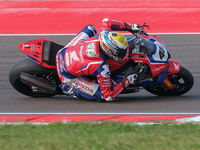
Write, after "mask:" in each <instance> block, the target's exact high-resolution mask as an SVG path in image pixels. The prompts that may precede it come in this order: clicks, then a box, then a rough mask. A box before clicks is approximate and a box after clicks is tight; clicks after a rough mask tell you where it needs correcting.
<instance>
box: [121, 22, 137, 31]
mask: <svg viewBox="0 0 200 150" xmlns="http://www.w3.org/2000/svg"><path fill="white" fill-rule="evenodd" d="M124 24H125V26H126V30H127V31H129V32H131V33H137V32H139V31H140V30H141V29H140V25H139V24H129V23H126V22H124Z"/></svg>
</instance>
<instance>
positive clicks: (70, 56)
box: [65, 50, 80, 67]
mask: <svg viewBox="0 0 200 150" xmlns="http://www.w3.org/2000/svg"><path fill="white" fill-rule="evenodd" d="M73 60H76V61H80V60H79V58H78V56H77V54H76V52H75V50H74V51H73V52H66V54H65V62H66V64H67V67H68V66H69V65H70V64H72V63H73Z"/></svg>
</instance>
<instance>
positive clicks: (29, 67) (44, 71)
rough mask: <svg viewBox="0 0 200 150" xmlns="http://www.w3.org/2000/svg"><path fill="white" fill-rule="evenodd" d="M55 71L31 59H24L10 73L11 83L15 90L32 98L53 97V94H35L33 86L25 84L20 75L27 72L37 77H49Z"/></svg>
mask: <svg viewBox="0 0 200 150" xmlns="http://www.w3.org/2000/svg"><path fill="white" fill-rule="evenodd" d="M52 71H53V70H52V69H48V68H44V67H42V66H40V65H38V64H36V63H34V62H33V61H31V60H30V59H24V60H21V61H19V62H17V63H16V64H15V65H14V66H13V67H12V68H11V70H10V72H9V81H10V84H11V85H12V86H13V88H15V89H16V90H17V91H18V92H20V93H22V94H24V95H27V96H30V97H51V96H54V95H55V94H51V93H35V92H33V91H32V89H31V86H30V85H27V84H24V83H22V82H21V81H20V73H21V72H25V73H28V74H32V75H36V76H47V75H49V74H50V73H51V72H52Z"/></svg>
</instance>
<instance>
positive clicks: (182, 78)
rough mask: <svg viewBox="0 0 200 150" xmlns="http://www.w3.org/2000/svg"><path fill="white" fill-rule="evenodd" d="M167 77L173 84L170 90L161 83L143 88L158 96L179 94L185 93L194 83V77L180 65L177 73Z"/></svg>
mask: <svg viewBox="0 0 200 150" xmlns="http://www.w3.org/2000/svg"><path fill="white" fill-rule="evenodd" d="M168 78H169V80H170V81H171V83H172V84H173V88H172V89H171V90H169V89H168V88H167V87H166V86H165V85H163V84H162V83H161V84H158V85H154V86H150V87H145V89H146V90H147V91H148V92H150V93H152V94H155V95H159V96H179V95H182V94H185V93H187V92H188V91H189V90H190V89H191V88H192V86H193V84H194V78H193V76H192V74H191V73H190V72H189V71H188V70H187V69H185V68H184V67H181V69H180V71H179V72H178V73H177V74H172V75H169V76H168Z"/></svg>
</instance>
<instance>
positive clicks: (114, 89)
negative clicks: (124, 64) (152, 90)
mask: <svg viewBox="0 0 200 150" xmlns="http://www.w3.org/2000/svg"><path fill="white" fill-rule="evenodd" d="M129 27H130V24H129V23H124V22H120V21H116V20H110V19H107V18H105V19H104V20H103V21H102V24H101V28H100V32H99V33H96V28H95V27H94V26H92V25H88V26H87V27H85V28H84V29H83V30H81V31H80V32H79V33H78V34H77V35H76V36H75V38H74V39H73V40H72V41H71V42H70V43H69V44H68V45H66V46H65V47H64V48H63V49H61V50H60V51H59V52H58V53H57V55H56V64H57V72H58V76H59V78H60V80H61V82H62V83H63V86H62V90H63V92H64V93H66V91H67V90H68V88H69V87H71V93H72V95H74V96H75V97H77V98H81V97H83V98H87V99H105V100H107V101H111V100H113V99H115V98H116V97H117V96H118V95H119V94H120V93H121V92H122V91H123V90H124V88H126V87H127V86H128V85H129V84H128V83H127V82H126V83H124V80H123V79H124V77H122V76H119V77H115V78H117V81H115V82H113V80H114V79H111V77H110V75H111V73H110V70H109V64H108V62H107V59H106V57H105V55H104V54H103V52H102V50H101V47H100V43H99V34H100V33H101V32H109V31H131V30H130V28H129ZM125 59H127V58H125ZM122 61H123V60H122ZM85 75H94V76H96V77H97V79H98V83H99V84H98V83H95V82H93V81H91V80H89V79H88V78H86V77H84V76H85Z"/></svg>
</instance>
